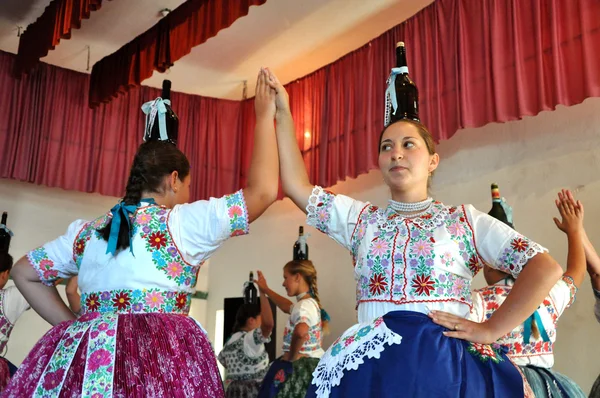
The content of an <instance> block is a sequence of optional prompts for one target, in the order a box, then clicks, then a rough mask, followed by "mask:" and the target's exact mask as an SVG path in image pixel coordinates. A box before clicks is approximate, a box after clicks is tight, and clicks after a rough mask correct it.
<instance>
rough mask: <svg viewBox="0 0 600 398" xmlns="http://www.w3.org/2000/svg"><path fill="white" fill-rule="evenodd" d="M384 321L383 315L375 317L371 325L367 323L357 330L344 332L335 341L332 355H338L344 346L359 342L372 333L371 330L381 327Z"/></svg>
mask: <svg viewBox="0 0 600 398" xmlns="http://www.w3.org/2000/svg"><path fill="white" fill-rule="evenodd" d="M382 323H383V317H379V318H375V319H374V320H373V322H372V323H371V324H370V325H365V326H362V327H360V328H358V329H357V330H355V331H353V332H350V333H344V335H343V336H341V337H339V338H338V339H337V340H336V341H334V342H333V347H332V349H331V355H332V356H334V357H335V356H337V355H339V354H340V353H341V352H342V351H343V349H344V348H346V347H348V346H349V345H351V344H352V343H357V342H359V341H360V340H361V339H362V338H364V337H366V336H368V335H369V334H371V332H372V331H373V330H374V329H375V328H377V327H379V326H380V325H381V324H382Z"/></svg>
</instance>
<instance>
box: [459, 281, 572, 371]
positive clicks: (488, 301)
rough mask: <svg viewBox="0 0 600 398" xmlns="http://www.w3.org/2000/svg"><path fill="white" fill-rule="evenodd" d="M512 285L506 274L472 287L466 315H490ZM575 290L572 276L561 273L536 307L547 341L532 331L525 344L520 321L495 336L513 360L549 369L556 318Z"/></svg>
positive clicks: (473, 317)
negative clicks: (489, 282) (469, 311)
mask: <svg viewBox="0 0 600 398" xmlns="http://www.w3.org/2000/svg"><path fill="white" fill-rule="evenodd" d="M513 285H514V280H512V279H511V278H507V279H503V280H501V281H500V282H498V283H496V284H494V285H492V286H486V287H484V288H482V289H478V290H476V291H474V292H473V309H472V311H471V315H470V317H469V318H470V319H471V320H473V321H475V322H484V321H486V320H487V319H489V318H490V317H491V316H492V314H493V313H494V311H495V310H497V309H498V308H499V307H500V306H501V305H502V303H503V302H504V300H506V297H507V296H508V294H509V293H510V291H511V290H512V287H513ZM576 292H577V287H576V286H575V283H574V282H573V278H571V277H568V276H563V277H562V279H561V280H559V281H558V282H557V283H556V284H555V285H554V287H553V288H552V290H550V293H549V294H548V297H546V298H545V299H544V301H543V302H542V304H540V306H539V307H538V309H537V313H538V314H539V317H540V319H541V320H542V324H543V327H544V329H545V331H546V333H547V335H548V338H549V340H550V341H543V338H542V336H541V335H539V336H538V337H536V336H534V335H533V334H532V335H531V336H530V338H529V343H528V344H526V343H525V342H524V339H523V334H524V331H525V328H524V324H520V325H519V326H517V327H516V328H514V329H513V330H512V331H511V332H510V333H508V334H507V335H505V336H503V337H502V338H500V339H499V340H498V344H502V345H503V346H505V347H507V348H508V353H507V355H508V356H509V357H510V358H511V359H512V361H513V362H514V363H515V364H517V365H519V366H527V365H535V366H539V367H542V368H548V369H549V368H551V367H552V366H553V365H554V354H553V349H554V342H555V341H556V322H557V321H558V318H559V317H560V316H561V315H562V313H563V311H564V310H565V309H567V308H569V306H570V305H571V304H572V303H573V301H575V294H576ZM538 329H539V325H538Z"/></svg>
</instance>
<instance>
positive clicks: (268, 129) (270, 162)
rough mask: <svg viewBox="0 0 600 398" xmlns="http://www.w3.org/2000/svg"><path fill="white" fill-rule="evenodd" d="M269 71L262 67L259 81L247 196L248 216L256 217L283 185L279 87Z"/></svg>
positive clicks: (254, 218)
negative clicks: (270, 80)
mask: <svg viewBox="0 0 600 398" xmlns="http://www.w3.org/2000/svg"><path fill="white" fill-rule="evenodd" d="M267 79H268V75H267V71H266V70H264V69H261V71H260V73H259V74H258V81H257V83H256V96H255V97H254V110H255V113H256V126H255V129H254V148H253V150H252V159H251V160H250V169H249V172H248V182H247V184H246V187H245V188H244V198H245V200H246V206H247V207H248V218H249V221H250V222H252V221H254V220H256V219H257V218H258V217H259V216H260V215H261V214H262V213H263V212H264V211H265V210H266V209H267V208H268V207H269V206H270V205H271V204H272V203H273V202H274V201H275V200H276V199H277V191H278V189H279V168H278V165H279V160H278V155H277V142H276V141H277V139H276V138H275V126H274V123H273V119H274V117H275V91H274V90H272V89H271V88H270V87H269V85H268V84H267Z"/></svg>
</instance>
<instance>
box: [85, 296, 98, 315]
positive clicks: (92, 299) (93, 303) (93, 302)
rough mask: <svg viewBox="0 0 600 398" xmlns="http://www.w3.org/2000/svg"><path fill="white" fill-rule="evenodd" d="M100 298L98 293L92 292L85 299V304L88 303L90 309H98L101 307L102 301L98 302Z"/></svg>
mask: <svg viewBox="0 0 600 398" xmlns="http://www.w3.org/2000/svg"><path fill="white" fill-rule="evenodd" d="M98 300H99V298H98V295H97V294H96V293H92V294H90V295H89V296H88V298H87V299H85V305H87V307H88V310H90V311H96V310H97V309H98V307H100V303H99V302H98Z"/></svg>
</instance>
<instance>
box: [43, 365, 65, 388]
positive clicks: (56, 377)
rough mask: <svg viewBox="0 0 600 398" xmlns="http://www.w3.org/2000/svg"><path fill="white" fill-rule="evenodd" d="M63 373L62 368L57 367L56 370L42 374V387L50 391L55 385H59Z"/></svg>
mask: <svg viewBox="0 0 600 398" xmlns="http://www.w3.org/2000/svg"><path fill="white" fill-rule="evenodd" d="M64 375H65V370H64V369H58V370H57V371H56V372H49V373H47V374H46V376H44V381H43V382H42V387H43V388H44V390H46V391H52V390H53V389H55V388H56V387H58V386H59V385H60V383H61V382H62V379H63V377H64Z"/></svg>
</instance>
